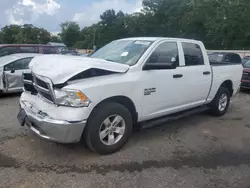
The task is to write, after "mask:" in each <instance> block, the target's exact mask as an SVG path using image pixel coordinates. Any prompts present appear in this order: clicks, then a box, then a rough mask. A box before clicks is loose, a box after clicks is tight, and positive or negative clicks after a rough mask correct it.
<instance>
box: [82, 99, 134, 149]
mask: <svg viewBox="0 0 250 188" xmlns="http://www.w3.org/2000/svg"><path fill="white" fill-rule="evenodd" d="M132 129H133V121H132V116H131V114H130V112H129V111H128V109H127V108H125V107H124V106H123V105H121V104H119V103H115V102H107V103H104V104H102V105H100V106H99V107H97V109H95V110H94V112H93V113H92V114H91V116H90V118H89V120H88V124H87V127H86V129H85V131H84V140H85V142H86V144H87V146H88V147H89V148H90V149H91V150H93V151H95V152H97V153H100V154H110V153H114V152H116V151H118V150H120V149H121V148H122V147H123V145H124V144H125V143H126V142H127V141H128V139H129V137H130V135H131V133H132Z"/></svg>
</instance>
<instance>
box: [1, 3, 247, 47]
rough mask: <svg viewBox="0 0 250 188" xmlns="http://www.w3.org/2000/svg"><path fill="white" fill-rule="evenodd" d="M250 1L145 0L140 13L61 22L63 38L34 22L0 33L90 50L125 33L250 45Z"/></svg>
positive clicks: (13, 39) (5, 38)
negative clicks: (86, 23)
mask: <svg viewBox="0 0 250 188" xmlns="http://www.w3.org/2000/svg"><path fill="white" fill-rule="evenodd" d="M249 10H250V1H249V0H143V8H142V10H141V12H137V13H133V14H126V13H124V12H122V11H119V12H116V11H115V10H112V9H110V10H107V11H105V12H104V13H103V14H102V15H100V21H99V22H97V23H95V24H93V25H91V26H89V27H84V28H82V29H81V28H80V26H79V24H78V23H76V22H65V23H62V24H61V33H60V34H59V36H51V35H50V33H49V32H48V31H46V30H45V29H43V28H36V27H34V26H32V25H24V26H17V25H10V26H6V27H4V28H3V29H2V30H1V32H0V42H1V43H47V42H48V41H54V42H60V41H63V42H64V43H65V44H66V45H67V46H69V47H75V48H84V49H86V48H87V49H90V48H93V46H97V47H98V48H99V47H101V46H103V45H105V44H106V43H108V42H110V41H112V40H115V39H119V38H125V37H136V36H156V37H182V38H189V39H197V40H201V41H203V42H204V43H205V45H206V47H207V48H208V49H237V50H239V49H250V24H249V23H250V17H249V16H248V15H249Z"/></svg>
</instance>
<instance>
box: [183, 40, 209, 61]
mask: <svg viewBox="0 0 250 188" xmlns="http://www.w3.org/2000/svg"><path fill="white" fill-rule="evenodd" d="M182 47H183V52H184V57H185V65H186V66H194V65H204V58H203V55H202V51H201V48H200V46H199V45H198V44H194V43H187V42H183V43H182Z"/></svg>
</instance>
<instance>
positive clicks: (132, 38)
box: [120, 37, 201, 42]
mask: <svg viewBox="0 0 250 188" xmlns="http://www.w3.org/2000/svg"><path fill="white" fill-rule="evenodd" d="M164 39H167V40H176V41H182V42H183V41H189V42H190V41H194V42H201V41H198V40H194V39H184V38H171V37H131V38H123V39H120V40H147V41H152V42H154V41H158V40H164Z"/></svg>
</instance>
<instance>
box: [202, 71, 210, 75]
mask: <svg viewBox="0 0 250 188" xmlns="http://www.w3.org/2000/svg"><path fill="white" fill-rule="evenodd" d="M210 73H211V72H210V71H205V72H203V74H204V75H209V74H210Z"/></svg>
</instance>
